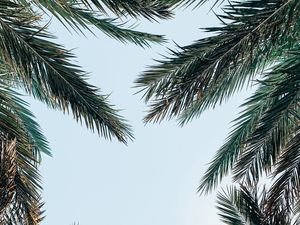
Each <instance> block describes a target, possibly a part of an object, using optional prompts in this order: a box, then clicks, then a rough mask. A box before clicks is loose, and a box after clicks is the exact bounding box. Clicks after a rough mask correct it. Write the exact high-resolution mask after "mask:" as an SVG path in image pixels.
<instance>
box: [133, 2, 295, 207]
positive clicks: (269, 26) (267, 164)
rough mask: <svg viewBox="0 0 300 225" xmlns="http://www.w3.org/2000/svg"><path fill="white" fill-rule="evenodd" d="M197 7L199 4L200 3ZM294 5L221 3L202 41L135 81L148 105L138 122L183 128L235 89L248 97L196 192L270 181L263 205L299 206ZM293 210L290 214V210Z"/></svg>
mask: <svg viewBox="0 0 300 225" xmlns="http://www.w3.org/2000/svg"><path fill="white" fill-rule="evenodd" d="M203 2H204V1H203ZM299 16H300V2H299V1H298V0H245V1H232V2H231V1H229V4H228V5H226V6H223V14H221V15H217V17H218V19H219V20H220V22H221V24H222V25H221V26H219V27H211V28H206V31H207V32H210V33H211V36H210V37H207V38H202V39H200V40H197V41H196V42H195V43H193V44H191V45H188V46H184V47H180V49H179V50H178V51H172V52H171V56H168V57H166V59H164V60H160V61H159V63H158V64H156V65H154V66H152V67H150V69H149V70H147V71H145V72H144V73H143V74H142V75H141V76H140V77H139V78H138V79H137V81H136V83H137V86H138V87H140V88H141V91H143V92H144V95H143V97H144V99H145V101H146V102H147V103H149V105H150V109H149V112H148V114H147V115H146V117H145V118H144V120H145V122H151V121H154V122H157V121H160V120H162V119H164V118H173V117H177V118H178V119H179V124H180V125H184V124H185V123H187V122H189V121H190V120H191V119H193V118H195V117H197V116H199V115H200V114H201V113H202V112H203V111H204V110H206V109H208V108H214V107H215V106H216V105H218V104H222V103H224V102H225V101H226V100H227V99H228V98H230V97H231V96H232V95H233V94H235V93H236V92H238V91H240V90H241V89H242V88H245V87H249V86H255V87H256V91H255V93H254V94H253V95H252V96H251V97H250V98H248V99H247V100H246V101H245V103H244V104H243V105H242V108H243V111H242V112H241V114H240V115H239V116H238V118H237V119H236V120H234V123H235V126H234V128H233V130H232V131H231V133H230V134H229V136H228V138H227V139H226V141H225V143H224V145H223V146H221V148H220V149H219V150H218V151H217V153H216V155H215V157H214V159H213V160H212V162H211V163H210V165H209V168H208V169H207V171H206V173H205V175H204V177H203V178H202V181H201V184H200V186H199V191H200V192H201V193H203V192H204V193H207V192H209V191H211V190H213V189H214V188H216V187H217V186H218V184H219V182H220V181H221V180H222V178H223V177H224V176H226V175H227V174H228V173H229V172H231V173H232V174H233V178H234V181H235V182H238V183H242V184H244V185H247V186H249V187H254V186H255V185H256V184H257V182H258V181H259V179H260V178H261V177H262V176H271V177H273V178H274V179H275V181H274V183H272V187H271V189H270V192H272V193H273V194H272V196H271V197H270V201H272V202H273V203H274V204H275V205H280V199H282V198H283V196H285V197H286V199H287V201H289V205H297V204H299V194H300V188H299V187H300V185H299V172H300V148H299V147H300V141H299V140H300V139H299V124H300V123H299V122H300V120H299V119H300V117H299V116H300V114H299V113H300V108H299V103H300V101H299V97H300V46H299V37H300V20H299ZM291 208H293V207H291Z"/></svg>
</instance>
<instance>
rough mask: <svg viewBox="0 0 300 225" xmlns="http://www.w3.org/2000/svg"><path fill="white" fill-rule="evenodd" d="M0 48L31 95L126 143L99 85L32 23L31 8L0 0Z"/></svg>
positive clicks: (124, 128)
mask: <svg viewBox="0 0 300 225" xmlns="http://www.w3.org/2000/svg"><path fill="white" fill-rule="evenodd" d="M0 4H2V5H1V7H0V37H1V38H0V54H1V58H2V60H3V62H4V64H8V65H10V66H11V68H14V70H15V76H17V78H18V80H19V81H20V82H21V84H22V85H23V87H24V88H25V90H26V91H27V92H28V93H30V94H33V96H34V97H36V98H38V99H40V100H42V101H45V102H46V103H49V101H50V104H49V105H50V106H52V107H53V106H54V107H59V108H60V109H61V110H62V111H63V112H68V111H69V110H71V111H72V112H73V115H74V118H75V119H76V120H77V121H80V122H81V121H82V120H84V122H85V124H86V126H87V127H88V128H90V129H91V130H93V131H94V130H95V131H97V132H98V133H99V134H100V135H103V136H104V137H106V138H109V139H110V138H111V137H112V136H114V137H117V138H118V140H120V141H122V142H124V143H126V141H127V139H128V138H129V139H131V138H132V134H131V129H130V127H129V126H128V125H127V124H126V123H125V121H124V120H123V119H122V118H121V117H120V116H119V115H118V114H117V110H115V109H113V108H112V106H111V105H110V104H108V103H107V99H106V97H105V96H103V95H100V94H99V90H98V89H97V88H95V87H94V86H92V85H89V84H88V83H87V82H86V81H85V80H86V77H85V75H84V73H83V72H82V71H81V70H80V68H79V67H78V66H76V65H74V64H72V63H71V62H70V60H71V59H72V58H73V57H74V56H73V55H72V54H71V53H70V52H68V51H66V50H65V49H64V48H63V47H62V46H60V45H57V44H55V43H53V42H50V41H48V40H47V39H49V38H50V39H51V38H53V37H52V36H51V35H50V34H48V33H47V32H46V31H45V30H44V29H45V28H41V27H39V26H37V25H36V21H35V20H34V19H33V17H32V14H31V13H28V12H27V10H26V9H25V8H24V7H23V6H20V5H17V4H15V3H12V2H10V1H1V3H0Z"/></svg>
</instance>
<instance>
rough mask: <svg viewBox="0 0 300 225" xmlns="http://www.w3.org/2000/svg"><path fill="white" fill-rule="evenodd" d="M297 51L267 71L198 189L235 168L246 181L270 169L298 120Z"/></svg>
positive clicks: (209, 186) (210, 186)
mask: <svg viewBox="0 0 300 225" xmlns="http://www.w3.org/2000/svg"><path fill="white" fill-rule="evenodd" d="M296 49H298V48H296ZM297 52H298V50H295V51H291V52H290V55H289V58H288V59H286V60H284V61H282V62H281V63H279V65H277V66H276V67H275V68H273V70H272V71H271V72H270V73H267V74H266V75H265V80H264V81H262V82H260V86H259V88H258V90H257V91H256V92H255V93H254V95H253V96H252V97H250V98H249V99H248V101H247V102H246V103H245V104H243V105H242V106H243V107H246V109H245V110H244V111H243V113H242V114H241V116H240V117H238V118H237V119H236V120H235V129H234V130H233V131H232V132H231V134H230V135H229V137H228V138H227V140H226V143H225V144H224V145H223V146H222V147H221V148H220V150H219V151H218V152H217V154H216V156H215V158H214V160H213V161H212V162H211V165H210V167H209V168H208V170H207V172H206V173H205V175H204V177H203V179H202V182H201V185H200V187H199V190H200V191H206V192H207V191H209V190H212V189H213V188H214V187H216V185H217V184H218V182H219V181H220V180H221V179H222V178H223V177H224V176H225V175H226V174H227V173H228V171H229V170H230V169H233V168H234V167H235V171H234V173H235V178H236V179H238V180H239V179H246V180H247V181H248V182H251V180H252V181H255V180H257V178H258V176H259V174H261V173H262V172H263V171H265V172H268V171H269V172H270V167H271V166H274V163H275V162H276V160H277V158H278V156H279V154H280V152H281V151H282V148H283V147H284V146H285V144H286V143H287V141H288V140H289V139H290V135H292V134H293V132H294V129H295V127H296V125H297V121H298V120H299V118H298V115H297V114H298V104H297V100H298V89H299V88H298V82H299V81H298V80H299V79H298V76H297V73H296V72H295V71H296V68H297V66H298V63H297V58H298V53H297ZM295 63H296V64H295ZM234 164H236V165H234Z"/></svg>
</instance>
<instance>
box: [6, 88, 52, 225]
mask: <svg viewBox="0 0 300 225" xmlns="http://www.w3.org/2000/svg"><path fill="white" fill-rule="evenodd" d="M25 104H26V103H25V102H24V101H22V100H21V99H20V98H18V97H17V96H16V94H15V93H14V92H12V91H10V90H9V89H7V88H6V87H1V90H0V121H1V123H0V131H1V132H0V143H1V151H0V153H1V154H0V164H1V170H0V173H1V175H0V183H1V184H0V192H1V202H0V219H1V224H26V225H31V224H39V222H40V221H41V219H42V212H43V211H42V209H41V207H42V205H43V203H42V202H41V199H40V191H41V181H40V175H39V172H38V168H37V167H38V164H39V162H40V152H43V151H44V152H45V153H47V154H49V149H48V145H47V142H46V140H45V138H44V136H43V135H42V134H41V132H40V128H39V127H38V125H37V124H36V123H35V122H34V120H33V119H34V118H33V116H32V114H31V113H30V112H29V111H28V109H26V108H25Z"/></svg>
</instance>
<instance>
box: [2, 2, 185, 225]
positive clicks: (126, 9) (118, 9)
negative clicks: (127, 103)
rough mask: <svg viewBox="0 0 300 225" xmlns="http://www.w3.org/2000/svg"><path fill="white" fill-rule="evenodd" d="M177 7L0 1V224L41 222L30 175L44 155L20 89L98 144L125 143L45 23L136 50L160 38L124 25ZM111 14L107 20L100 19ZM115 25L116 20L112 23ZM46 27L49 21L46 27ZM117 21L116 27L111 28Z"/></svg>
mask: <svg viewBox="0 0 300 225" xmlns="http://www.w3.org/2000/svg"><path fill="white" fill-rule="evenodd" d="M180 3H181V1H179V0H164V1H163V0H162V1H156V0H146V1H139V0H128V1H127V0H125V1H123V0H122V1H119V0H101V1H98V0H92V1H86V0H61V1H52V0H1V1H0V173H1V176H0V195H1V199H0V223H1V224H24V225H29V224H30V225H32V224H38V223H39V222H40V221H41V220H42V218H43V216H42V213H43V211H42V209H41V207H42V205H43V203H42V201H41V199H40V191H41V183H40V179H41V178H40V175H39V171H38V164H39V163H40V158H41V153H46V154H48V155H49V154H50V151H49V146H48V143H47V141H46V138H45V137H44V136H43V134H42V133H41V130H40V127H39V125H38V124H37V123H36V122H35V120H34V116H33V115H32V113H31V112H30V111H29V110H28V104H27V103H26V102H24V101H23V100H22V98H21V97H22V96H21V95H20V94H18V92H17V90H23V91H25V92H26V93H27V94H29V95H32V96H33V97H34V98H36V99H38V100H40V101H42V102H44V103H45V104H46V105H48V106H49V107H51V108H54V109H58V110H61V111H62V112H64V113H69V112H70V113H72V114H73V116H74V118H75V120H77V121H79V122H81V123H84V124H85V125H86V126H87V127H88V128H89V129H91V130H92V131H95V132H97V133H98V134H99V135H100V136H104V137H105V138H109V139H111V138H117V139H118V140H119V141H121V142H124V143H126V142H127V141H128V140H130V139H132V138H133V136H132V132H131V128H130V126H129V125H128V124H127V123H126V121H125V120H124V119H123V118H122V117H121V116H120V115H119V114H118V110H116V109H114V107H112V105H111V104H109V102H108V100H107V96H105V95H102V94H100V90H99V89H98V88H96V87H94V86H93V85H91V84H89V83H87V81H86V76H85V72H84V71H82V69H81V68H80V66H78V65H75V64H73V63H72V60H73V58H74V55H73V54H72V53H71V52H70V51H69V50H66V49H65V48H64V47H63V46H62V45H59V44H57V43H56V42H54V39H55V37H54V36H53V35H52V34H51V33H49V32H48V30H47V29H48V26H49V25H50V24H51V22H50V21H51V18H50V17H51V16H55V17H56V18H57V19H58V20H59V21H60V22H62V23H63V24H64V25H65V26H66V28H67V29H74V30H75V31H77V32H82V33H83V32H85V31H86V30H87V31H90V32H92V29H91V27H92V26H93V27H96V28H98V29H100V30H101V31H103V32H104V33H105V34H107V35H108V36H110V37H112V38H115V39H117V40H119V41H122V42H131V43H134V44H137V45H139V46H142V47H144V46H148V45H149V44H150V43H161V42H163V41H164V37H163V36H161V35H153V34H148V33H143V32H138V31H135V30H132V29H130V28H126V23H125V24H124V19H125V20H126V19H127V18H128V17H134V18H139V17H145V18H147V19H148V20H157V19H167V18H170V17H171V16H172V7H174V6H176V5H178V4H180ZM108 14H109V15H114V16H115V18H111V17H108ZM121 18H122V20H120V19H121ZM47 20H49V21H47ZM118 21H123V22H118Z"/></svg>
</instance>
